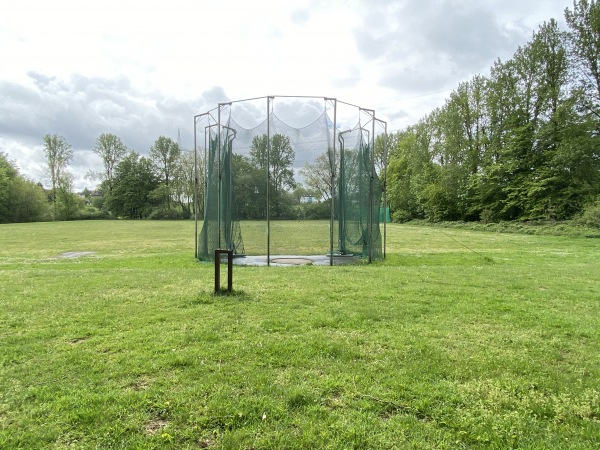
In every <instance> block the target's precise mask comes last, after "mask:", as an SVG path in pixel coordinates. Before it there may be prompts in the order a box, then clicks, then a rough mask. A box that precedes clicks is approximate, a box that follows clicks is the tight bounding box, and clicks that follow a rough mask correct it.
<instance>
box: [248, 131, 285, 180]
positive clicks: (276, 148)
mask: <svg viewBox="0 0 600 450" xmlns="http://www.w3.org/2000/svg"><path fill="white" fill-rule="evenodd" d="M267 143H268V139H267V135H266V134H263V135H261V136H255V137H254V138H253V139H252V145H251V147H250V160H251V162H252V164H253V165H254V166H255V167H256V168H258V169H262V170H264V171H266V170H267V169H268V171H269V178H270V181H271V183H272V185H273V187H274V188H275V190H276V191H278V192H281V191H283V190H284V189H285V188H292V189H293V188H294V187H295V185H296V182H295V181H294V171H293V169H292V164H293V163H294V158H295V157H296V153H295V152H294V149H293V148H292V144H291V142H290V139H289V138H288V137H287V136H284V135H283V134H280V133H276V134H274V135H273V136H272V137H271V142H270V144H271V145H270V148H268V147H267Z"/></svg>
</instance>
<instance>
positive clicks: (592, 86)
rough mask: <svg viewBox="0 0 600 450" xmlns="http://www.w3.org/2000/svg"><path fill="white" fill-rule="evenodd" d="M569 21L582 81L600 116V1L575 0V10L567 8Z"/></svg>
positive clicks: (591, 108) (590, 107) (593, 109)
mask: <svg viewBox="0 0 600 450" xmlns="http://www.w3.org/2000/svg"><path fill="white" fill-rule="evenodd" d="M565 20H566V22H567V25H568V26H569V29H570V33H569V34H570V42H571V48H572V50H573V54H574V56H575V60H576V63H577V69H578V75H579V80H580V82H581V84H582V87H583V88H584V90H585V92H586V93H587V96H586V98H587V102H586V106H587V108H588V110H589V111H590V112H591V113H593V114H594V115H595V116H596V118H597V119H600V4H598V3H597V2H596V1H595V0H574V1H573V10H570V9H569V8H566V9H565Z"/></svg>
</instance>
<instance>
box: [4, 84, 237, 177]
mask: <svg viewBox="0 0 600 450" xmlns="http://www.w3.org/2000/svg"><path fill="white" fill-rule="evenodd" d="M28 76H29V78H30V79H31V80H32V81H33V84H31V85H25V84H18V83H15V82H3V81H0V92H2V102H1V103H0V136H2V139H3V142H4V144H3V145H4V146H6V147H7V150H8V151H9V152H10V153H11V156H12V157H14V158H16V159H17V160H19V159H23V160H21V161H18V164H19V166H20V167H21V168H25V167H40V165H41V164H43V162H44V160H43V154H42V152H41V146H42V137H43V136H44V134H46V133H52V134H53V133H56V134H60V135H62V136H64V137H65V139H66V140H67V142H69V144H71V146H72V147H73V149H74V158H73V161H72V164H71V168H72V171H73V172H74V175H75V176H76V178H77V177H81V176H83V174H85V172H87V170H88V169H96V170H97V169H99V167H93V166H90V165H91V164H93V163H94V161H95V162H96V163H97V162H98V161H96V160H94V156H93V154H92V153H91V149H92V148H93V147H94V144H95V141H96V139H97V137H98V136H99V135H100V134H101V133H113V134H116V135H117V136H119V137H120V138H121V140H122V141H123V143H124V144H125V145H126V146H127V147H128V148H129V149H131V150H135V151H138V152H140V153H142V154H146V153H147V152H148V149H149V148H150V146H151V145H152V144H153V143H154V141H155V140H156V139H157V138H158V136H160V135H164V136H168V137H171V138H172V139H177V138H178V135H180V136H181V143H182V146H183V147H184V148H188V149H191V148H192V147H193V133H192V129H193V126H192V123H193V116H194V115H195V114H197V113H198V112H202V111H206V110H208V109H210V108H212V107H214V106H216V104H217V103H218V102H222V101H226V100H227V95H226V94H225V92H224V90H223V89H222V88H221V87H213V88H210V89H208V90H207V91H205V92H204V93H202V94H201V96H200V97H197V98H194V99H190V100H185V101H182V100H178V99H173V98H165V97H164V96H163V95H162V94H161V93H160V92H157V91H151V92H142V91H139V90H137V89H135V88H133V87H132V84H131V82H130V80H129V79H128V78H126V77H119V78H114V79H105V78H96V77H85V76H82V75H73V76H72V77H70V78H69V79H68V80H61V79H58V78H56V77H53V76H48V75H45V74H43V73H38V72H30V73H29V74H28ZM10 142H13V144H12V145H11V144H10ZM23 146H25V147H27V148H30V149H33V148H38V149H40V150H37V151H35V152H33V151H31V152H28V153H27V154H24V153H23V152H22V151H20V150H18V149H19V148H23ZM10 147H12V148H13V150H12V151H11V150H10ZM84 169H85V170H84ZM75 172H77V173H75Z"/></svg>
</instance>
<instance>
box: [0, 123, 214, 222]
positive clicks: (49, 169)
mask: <svg viewBox="0 0 600 450" xmlns="http://www.w3.org/2000/svg"><path fill="white" fill-rule="evenodd" d="M43 143H44V145H43V152H44V157H45V161H46V163H45V173H46V177H47V179H48V181H49V188H47V189H46V188H44V187H43V186H42V184H41V183H34V182H32V181H31V180H28V179H27V178H26V177H24V176H23V175H21V174H20V173H19V170H18V168H17V167H16V165H15V163H14V162H13V161H11V160H10V159H9V157H8V156H7V155H6V154H5V153H2V152H0V223H11V222H32V221H43V220H74V219H98V218H111V217H122V218H132V219H133V218H135V219H140V218H149V217H150V218H171V219H172V218H190V217H192V215H193V214H194V213H195V211H194V202H193V198H194V190H195V161H194V155H193V153H191V152H185V151H182V150H181V148H180V146H179V145H178V144H177V143H176V142H174V141H173V140H172V139H170V138H167V137H164V136H160V137H159V138H158V139H157V140H156V141H155V142H154V144H153V145H152V146H151V147H150V149H149V153H148V156H141V155H140V154H139V153H137V152H135V151H132V150H129V149H128V148H127V147H126V146H125V145H124V144H123V142H122V141H121V139H120V138H119V137H118V136H116V135H114V134H110V133H103V134H101V135H100V136H99V137H98V138H97V139H96V143H95V145H94V148H93V152H94V153H95V154H96V155H98V156H99V157H100V159H101V160H102V170H92V171H89V172H88V173H87V174H86V178H87V179H88V180H90V181H93V182H95V183H98V184H97V188H96V189H95V190H94V191H90V190H89V189H84V191H83V192H82V193H80V194H76V193H74V192H73V190H74V188H73V175H72V173H71V172H70V171H69V164H70V162H71V160H72V158H73V150H72V148H71V145H70V144H69V143H68V142H67V140H66V139H65V138H64V137H63V136H60V135H57V134H46V135H45V136H44V137H43ZM199 176H200V177H201V176H202V170H200V173H199ZM200 186H201V187H200V190H201V189H202V183H200ZM200 212H201V211H200Z"/></svg>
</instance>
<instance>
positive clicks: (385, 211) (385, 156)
mask: <svg viewBox="0 0 600 450" xmlns="http://www.w3.org/2000/svg"><path fill="white" fill-rule="evenodd" d="M384 123H385V128H384V133H385V134H384V141H383V142H384V147H383V259H385V258H386V256H387V253H386V251H387V214H388V205H387V163H388V143H389V140H388V134H387V122H384Z"/></svg>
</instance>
